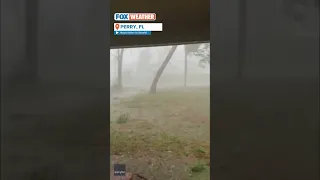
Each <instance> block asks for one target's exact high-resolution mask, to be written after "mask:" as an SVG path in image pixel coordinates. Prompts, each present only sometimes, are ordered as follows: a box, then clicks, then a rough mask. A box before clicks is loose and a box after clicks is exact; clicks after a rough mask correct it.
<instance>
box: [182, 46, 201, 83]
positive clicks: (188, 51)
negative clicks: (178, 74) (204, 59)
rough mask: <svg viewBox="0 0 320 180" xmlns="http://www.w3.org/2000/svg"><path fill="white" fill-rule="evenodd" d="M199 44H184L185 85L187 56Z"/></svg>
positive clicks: (196, 48)
mask: <svg viewBox="0 0 320 180" xmlns="http://www.w3.org/2000/svg"><path fill="white" fill-rule="evenodd" d="M200 45H201V44H186V45H184V86H187V77H188V56H189V55H190V54H191V53H195V52H196V51H197V50H198V49H199V47H200Z"/></svg>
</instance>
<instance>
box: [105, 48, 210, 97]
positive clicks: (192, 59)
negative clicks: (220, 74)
mask: <svg viewBox="0 0 320 180" xmlns="http://www.w3.org/2000/svg"><path fill="white" fill-rule="evenodd" d="M170 48H171V46H158V47H147V48H125V50H124V54H123V62H122V85H123V89H124V90H125V89H126V88H129V89H135V90H139V91H141V90H145V91H147V90H148V89H149V88H150V86H151V84H152V81H153V79H154V77H155V74H156V73H157V71H158V69H159V67H160V66H161V64H162V62H163V61H164V59H165V57H166V56H167V54H168V52H169V50H170ZM184 48H185V47H184V45H179V46H178V47H177V49H176V51H175V52H174V54H173V56H172V58H171V59H170V61H169V63H168V65H167V66H166V68H165V70H164V71H163V73H162V75H161V77H160V80H159V82H158V84H157V89H163V88H179V87H183V85H184V67H185V52H184V51H185V50H184ZM116 54H117V49H112V50H110V56H111V57H110V82H111V87H112V86H113V85H114V84H116V83H117V76H118V72H117V71H118V62H117V57H116ZM199 60H200V58H199V57H197V56H194V55H192V54H189V56H188V63H187V64H188V71H187V72H188V73H187V74H188V75H187V86H188V87H205V86H209V85H210V66H209V65H206V66H205V67H201V66H199Z"/></svg>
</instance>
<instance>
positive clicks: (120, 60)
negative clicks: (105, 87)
mask: <svg viewBox="0 0 320 180" xmlns="http://www.w3.org/2000/svg"><path fill="white" fill-rule="evenodd" d="M123 53H124V49H118V51H117V61H118V79H117V80H118V82H117V86H116V87H117V89H118V90H122V88H123V86H122V63H123Z"/></svg>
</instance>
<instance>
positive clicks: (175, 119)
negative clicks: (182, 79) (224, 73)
mask: <svg viewBox="0 0 320 180" xmlns="http://www.w3.org/2000/svg"><path fill="white" fill-rule="evenodd" d="M209 102H210V97H209V89H208V88H202V89H190V90H184V91H178V90H171V91H162V92H158V93H156V94H140V95H136V96H134V97H130V98H125V99H121V100H120V102H119V103H117V104H114V105H111V124H110V127H111V130H110V133H111V159H112V163H123V164H126V168H127V171H128V172H132V173H137V174H139V175H142V176H144V177H146V178H147V179H158V180H170V179H172V180H196V179H201V180H207V179H208V180H209V179H210V178H209V177H210V176H209V174H210V173H209V166H210V155H209V152H210V149H209V148H210V147H209V143H210V126H209V125H210V124H209V123H210V121H209V120H210V107H209V105H210V103H209Z"/></svg>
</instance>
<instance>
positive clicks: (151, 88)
mask: <svg viewBox="0 0 320 180" xmlns="http://www.w3.org/2000/svg"><path fill="white" fill-rule="evenodd" d="M176 49H177V46H172V47H171V49H170V51H169V53H168V55H167V57H166V58H165V59H164V61H163V63H162V65H161V66H160V68H159V70H158V72H157V74H156V76H155V77H154V79H153V82H152V85H151V87H150V91H149V93H156V92H157V84H158V81H159V79H160V77H161V74H162V73H163V71H164V69H165V68H166V66H167V64H168V63H169V61H170V59H171V57H172V55H173V53H174V52H175V51H176Z"/></svg>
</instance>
